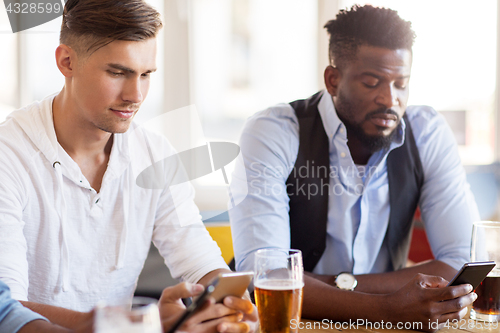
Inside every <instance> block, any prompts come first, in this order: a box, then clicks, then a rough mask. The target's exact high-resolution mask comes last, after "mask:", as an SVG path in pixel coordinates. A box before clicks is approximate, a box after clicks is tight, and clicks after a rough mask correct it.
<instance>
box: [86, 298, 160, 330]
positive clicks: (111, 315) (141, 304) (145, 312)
mask: <svg viewBox="0 0 500 333" xmlns="http://www.w3.org/2000/svg"><path fill="white" fill-rule="evenodd" d="M157 302H158V301H157V300H156V299H154V298H149V297H134V298H133V299H132V303H131V304H130V303H129V304H123V305H112V306H111V305H104V304H98V305H97V307H96V314H95V329H94V332H95V333H104V332H105V333H115V332H116V333H118V332H120V333H162V329H161V320H160V311H159V310H158V305H157Z"/></svg>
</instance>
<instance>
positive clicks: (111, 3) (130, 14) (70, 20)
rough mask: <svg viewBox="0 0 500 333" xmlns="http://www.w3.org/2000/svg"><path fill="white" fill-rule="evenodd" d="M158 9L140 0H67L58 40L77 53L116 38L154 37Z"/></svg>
mask: <svg viewBox="0 0 500 333" xmlns="http://www.w3.org/2000/svg"><path fill="white" fill-rule="evenodd" d="M161 27H162V23H161V19H160V13H158V12H157V11H156V9H154V8H153V7H151V6H150V5H149V4H147V3H145V2H144V1H143V0H68V1H67V2H66V5H65V6H64V12H63V21H62V25H61V35H60V39H59V41H60V43H61V44H66V45H68V46H70V47H72V48H74V49H75V51H76V52H77V53H84V54H86V53H92V52H95V51H96V50H98V49H99V48H101V47H103V46H105V45H107V44H109V43H111V42H113V41H115V40H127V41H141V40H145V39H148V38H152V37H155V36H156V34H157V32H158V30H159V29H160V28H161Z"/></svg>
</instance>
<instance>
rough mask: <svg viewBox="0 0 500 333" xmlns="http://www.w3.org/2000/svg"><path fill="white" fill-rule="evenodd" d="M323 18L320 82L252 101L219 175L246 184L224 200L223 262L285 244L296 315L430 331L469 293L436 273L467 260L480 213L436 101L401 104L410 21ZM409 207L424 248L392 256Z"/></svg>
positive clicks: (344, 14)
mask: <svg viewBox="0 0 500 333" xmlns="http://www.w3.org/2000/svg"><path fill="white" fill-rule="evenodd" d="M325 27H326V28H327V30H328V32H329V34H330V65H329V66H328V67H327V68H326V69H325V72H324V79H325V86H326V91H321V92H319V93H317V94H315V95H314V96H312V97H310V98H308V99H306V100H299V101H295V102H292V103H290V104H279V105H277V106H275V107H271V108H269V109H267V110H265V111H262V112H259V113H257V114H256V115H254V116H253V117H251V118H250V119H249V120H248V122H247V124H246V126H245V128H244V130H243V134H242V136H241V140H240V147H241V151H242V154H243V157H244V161H245V168H240V169H236V170H235V172H234V174H233V184H232V185H231V186H232V192H233V194H234V193H236V194H237V193H240V192H241V191H239V188H240V186H247V187H248V192H249V193H248V196H247V197H246V198H245V200H244V201H243V202H242V203H241V204H240V205H238V206H236V207H235V208H233V209H231V210H230V211H229V214H230V219H231V228H232V232H233V241H234V249H235V258H236V264H237V266H236V267H237V269H238V270H245V269H248V268H250V267H252V266H253V255H254V251H256V250H257V249H259V248H263V247H284V248H288V247H292V248H298V249H301V250H302V251H303V255H304V267H305V270H306V271H308V274H307V276H306V278H305V287H304V307H303V314H304V316H305V317H307V318H316V319H323V318H328V319H332V320H336V321H348V320H356V319H365V320H369V321H371V322H376V321H378V322H380V321H381V320H383V321H384V322H391V323H396V322H420V323H421V324H422V325H423V326H422V329H424V330H435V329H437V324H438V323H440V324H442V323H444V322H446V321H447V320H453V319H460V318H462V317H463V316H464V315H465V313H466V311H467V308H466V307H467V306H468V305H470V304H471V303H472V302H473V301H474V299H475V298H476V295H475V294H474V293H471V291H472V289H471V286H470V285H462V286H457V287H446V285H447V281H446V280H445V279H448V280H449V279H451V278H452V277H453V276H454V274H455V273H456V271H457V270H458V269H459V268H460V267H461V266H462V264H463V263H464V262H466V261H468V257H469V246H470V237H471V231H472V222H473V221H474V220H477V219H478V218H479V215H478V212H477V207H476V205H475V202H474V199H473V197H472V194H471V192H470V190H469V188H468V184H467V181H466V177H465V172H464V169H463V167H462V166H461V161H460V157H459V155H458V149H457V146H456V143H455V142H454V138H453V135H452V133H451V131H450V129H449V128H448V126H447V125H446V123H445V120H444V119H443V117H441V116H440V115H439V114H438V113H437V112H436V111H435V110H433V109H432V108H430V107H427V106H409V107H407V101H408V93H409V85H408V84H409V80H410V72H411V63H412V45H413V41H414V37H415V35H414V32H413V31H412V29H411V23H410V22H406V21H404V20H402V19H401V18H400V17H399V16H398V15H397V12H395V11H393V10H390V9H386V8H375V7H372V6H369V5H367V6H363V7H360V6H354V7H353V8H352V9H351V10H342V11H340V13H339V14H338V15H337V18H336V19H335V20H332V21H330V22H328V23H327V24H326V26H325ZM243 173H245V176H246V177H243V176H242V174H243ZM243 179H246V180H247V182H248V184H240V182H243V181H244V180H243ZM417 205H418V206H419V207H420V209H421V212H422V218H423V221H424V224H425V228H426V231H427V235H428V238H429V241H430V244H431V247H432V250H433V253H434V256H435V258H436V260H432V261H430V262H427V263H424V264H421V265H418V266H414V267H409V268H404V267H405V264H406V259H407V255H408V248H409V241H410V231H411V223H412V219H413V214H414V212H415V209H416V207H417ZM421 273H423V274H429V275H432V276H428V275H422V274H421ZM430 324H432V325H433V326H430Z"/></svg>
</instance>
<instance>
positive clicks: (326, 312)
mask: <svg viewBox="0 0 500 333" xmlns="http://www.w3.org/2000/svg"><path fill="white" fill-rule="evenodd" d="M304 282H305V283H304V284H305V285H304V303H303V307H302V308H303V310H302V316H303V317H304V318H308V319H316V320H323V319H333V320H336V321H347V320H349V319H355V318H365V319H369V320H373V321H377V320H380V319H382V318H384V319H385V318H386V316H385V313H383V312H382V311H384V309H385V307H384V306H381V303H383V302H384V296H383V295H370V294H364V293H359V292H351V291H345V290H340V289H337V288H336V287H333V286H331V285H329V284H327V283H324V282H322V281H319V280H317V279H315V278H313V277H311V276H305V277H304Z"/></svg>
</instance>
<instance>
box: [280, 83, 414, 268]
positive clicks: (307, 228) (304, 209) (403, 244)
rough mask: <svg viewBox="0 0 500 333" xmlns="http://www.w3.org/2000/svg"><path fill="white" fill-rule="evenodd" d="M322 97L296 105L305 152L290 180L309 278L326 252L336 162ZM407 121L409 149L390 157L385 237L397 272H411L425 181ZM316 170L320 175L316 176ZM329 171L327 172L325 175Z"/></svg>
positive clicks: (296, 238)
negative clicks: (414, 226) (332, 170)
mask: <svg viewBox="0 0 500 333" xmlns="http://www.w3.org/2000/svg"><path fill="white" fill-rule="evenodd" d="M322 95H323V93H322V92H319V93H316V94H315V95H313V96H311V97H309V98H308V99H305V100H298V101H295V102H292V103H290V105H291V106H292V107H293V109H294V110H295V113H296V115H297V118H298V122H299V152H298V156H297V160H296V162H295V166H294V169H295V172H294V171H293V170H292V172H291V173H290V175H289V178H288V179H287V192H288V196H289V198H290V233H291V247H292V248H294V249H300V250H301V251H302V253H303V259H304V269H305V270H306V271H309V272H311V271H312V270H313V269H314V267H315V266H316V264H317V263H318V261H319V259H320V258H321V256H322V254H323V252H324V251H325V247H326V224H327V218H328V195H329V191H328V190H327V189H328V186H329V185H328V184H329V182H330V178H329V177H330V157H329V139H328V136H327V135H326V132H325V128H324V126H323V122H322V120H321V116H320V114H319V111H318V103H319V101H320V99H321V97H322ZM403 118H404V119H405V123H406V129H405V140H404V144H403V145H402V146H401V147H398V148H396V149H394V150H392V151H391V152H390V153H389V156H388V157H387V173H388V180H389V204H390V215H389V226H388V228H387V231H381V232H385V240H384V242H387V244H388V246H389V253H390V259H391V263H392V268H393V269H394V270H398V269H400V268H403V267H404V266H405V263H406V259H407V257H408V251H409V246H410V240H411V235H410V232H411V227H412V221H413V215H414V213H415V209H416V208H417V205H418V201H419V199H420V189H421V187H422V184H423V181H424V173H423V169H422V164H421V162H420V157H419V154H418V149H417V146H416V144H415V139H414V137H413V132H412V129H411V125H410V122H409V121H408V119H407V118H406V115H405V116H404V117H403ZM311 166H314V171H315V172H314V173H313V172H310V171H311V170H312V168H311ZM301 167H302V169H301ZM304 168H309V169H304ZM300 170H302V171H304V170H309V172H307V174H306V177H301V175H302V176H303V175H304V172H302V173H301V172H299V171H300ZM325 170H327V172H324V171H325ZM317 171H323V172H317ZM325 184H326V185H325ZM309 187H312V188H317V189H322V188H323V189H324V191H321V190H319V191H318V194H317V195H314V196H309V194H310V193H307V192H308V191H307V189H308V188H309ZM301 189H302V190H301ZM333 195H334V194H333ZM339 214H344V212H339Z"/></svg>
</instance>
